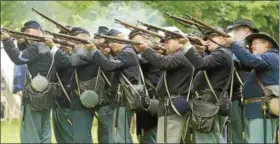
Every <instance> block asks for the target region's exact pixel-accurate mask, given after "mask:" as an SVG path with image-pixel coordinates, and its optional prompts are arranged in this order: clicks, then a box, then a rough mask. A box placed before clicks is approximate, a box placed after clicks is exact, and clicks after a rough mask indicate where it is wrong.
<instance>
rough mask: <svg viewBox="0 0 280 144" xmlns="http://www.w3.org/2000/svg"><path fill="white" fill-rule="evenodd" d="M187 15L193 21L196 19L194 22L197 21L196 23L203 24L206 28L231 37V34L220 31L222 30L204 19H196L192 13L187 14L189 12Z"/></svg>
mask: <svg viewBox="0 0 280 144" xmlns="http://www.w3.org/2000/svg"><path fill="white" fill-rule="evenodd" d="M185 16H186V17H188V18H189V19H191V20H192V21H194V22H196V23H198V24H200V25H202V26H203V27H204V28H206V29H209V30H212V31H214V32H216V33H218V34H220V35H222V36H224V37H230V35H228V34H226V33H225V32H223V31H220V30H217V29H215V28H214V27H212V26H210V25H208V24H206V23H205V22H203V21H201V20H198V19H196V18H194V17H192V16H190V15H189V14H187V13H186V14H185Z"/></svg>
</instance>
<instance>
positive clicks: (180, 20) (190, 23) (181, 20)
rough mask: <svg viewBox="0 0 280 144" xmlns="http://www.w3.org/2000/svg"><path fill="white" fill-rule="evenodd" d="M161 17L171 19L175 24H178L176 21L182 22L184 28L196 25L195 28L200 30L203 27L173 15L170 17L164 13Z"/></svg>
mask: <svg viewBox="0 0 280 144" xmlns="http://www.w3.org/2000/svg"><path fill="white" fill-rule="evenodd" d="M163 15H164V16H166V17H169V18H171V19H173V20H175V21H177V22H178V21H179V22H182V23H181V24H184V25H186V26H190V27H191V25H197V26H199V27H200V28H202V29H204V27H203V26H202V25H200V24H198V23H195V22H193V21H191V20H187V19H184V18H181V17H178V16H175V15H171V14H169V13H166V12H164V13H163Z"/></svg>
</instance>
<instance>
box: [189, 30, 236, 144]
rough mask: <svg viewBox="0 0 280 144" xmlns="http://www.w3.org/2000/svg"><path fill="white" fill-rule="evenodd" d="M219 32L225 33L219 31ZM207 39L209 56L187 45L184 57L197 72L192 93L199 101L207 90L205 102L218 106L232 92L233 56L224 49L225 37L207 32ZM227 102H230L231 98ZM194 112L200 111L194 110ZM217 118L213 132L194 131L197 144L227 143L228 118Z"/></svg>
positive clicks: (210, 130) (211, 130)
mask: <svg viewBox="0 0 280 144" xmlns="http://www.w3.org/2000/svg"><path fill="white" fill-rule="evenodd" d="M217 29H219V30H220V31H223V29H221V28H219V27H217ZM206 35H207V37H205V38H204V40H205V41H206V42H205V43H206V46H207V50H208V54H206V55H203V56H201V55H200V54H199V53H198V52H197V51H196V50H195V49H194V48H193V47H192V45H191V44H188V45H185V56H186V57H187V58H188V60H189V61H190V62H191V63H192V64H193V66H194V67H195V69H196V71H197V74H196V75H195V79H194V89H193V92H194V93H195V95H197V97H202V96H204V94H203V93H207V91H206V90H208V92H209V97H207V96H206V97H205V98H202V99H203V100H204V101H207V102H209V103H212V104H217V102H218V103H219V99H220V98H221V96H224V94H226V93H225V92H226V91H227V90H228V89H229V85H228V84H229V82H230V79H229V78H230V77H231V72H232V66H233V65H232V64H233V63H232V53H231V52H230V50H228V49H226V48H225V47H224V46H223V45H225V40H224V37H223V36H222V35H220V34H218V33H216V32H214V31H208V32H206ZM207 77H208V78H207ZM211 87H212V88H211ZM227 98H228V99H229V96H228V95H227ZM193 109H197V108H195V107H194V108H193ZM219 109H221V108H219ZM225 110H226V109H225ZM193 111H194V110H193ZM211 112H213V111H211ZM225 112H226V111H225ZM204 113H205V112H204ZM209 114H210V113H209ZM212 114H215V113H212ZM214 117H215V119H214V121H213V125H212V124H211V125H212V127H211V129H209V130H208V129H207V130H206V128H205V129H199V128H198V129H194V132H192V133H193V134H194V141H195V143H221V142H224V141H225V140H223V139H224V138H223V137H222V136H223V135H224V134H223V133H225V129H224V128H225V126H226V125H225V123H226V121H227V116H224V115H222V114H221V113H216V114H215V115H214Z"/></svg>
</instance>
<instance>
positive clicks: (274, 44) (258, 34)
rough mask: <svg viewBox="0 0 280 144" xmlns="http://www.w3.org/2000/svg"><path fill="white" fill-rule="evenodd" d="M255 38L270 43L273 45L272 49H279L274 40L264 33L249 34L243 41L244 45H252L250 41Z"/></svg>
mask: <svg viewBox="0 0 280 144" xmlns="http://www.w3.org/2000/svg"><path fill="white" fill-rule="evenodd" d="M256 38H260V39H265V40H268V41H270V42H271V43H272V45H273V48H276V49H279V45H278V43H277V42H276V40H275V39H273V38H272V37H271V36H269V35H267V34H264V33H253V34H250V35H248V36H247V37H246V38H245V40H246V43H247V44H249V45H251V44H252V41H253V40H254V39H256Z"/></svg>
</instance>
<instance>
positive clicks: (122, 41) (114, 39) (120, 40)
mask: <svg viewBox="0 0 280 144" xmlns="http://www.w3.org/2000/svg"><path fill="white" fill-rule="evenodd" d="M94 36H95V37H99V38H104V39H105V40H107V41H114V42H119V43H125V44H132V45H140V44H141V43H139V42H136V41H132V40H126V39H122V38H117V37H112V36H105V35H100V34H94Z"/></svg>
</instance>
